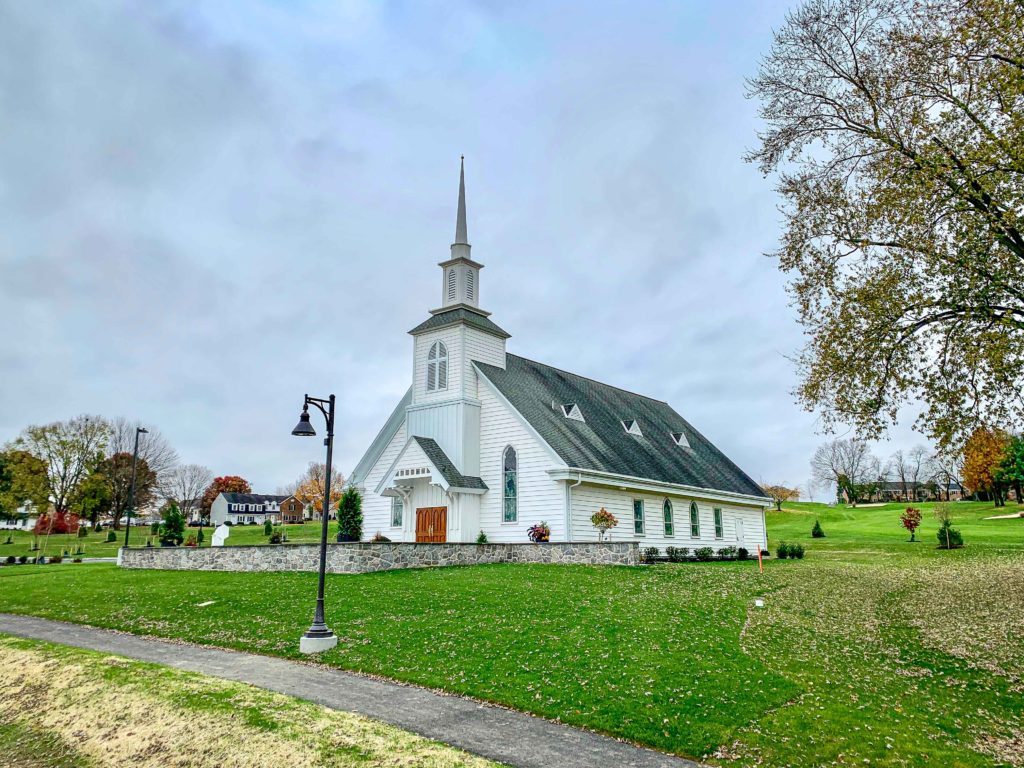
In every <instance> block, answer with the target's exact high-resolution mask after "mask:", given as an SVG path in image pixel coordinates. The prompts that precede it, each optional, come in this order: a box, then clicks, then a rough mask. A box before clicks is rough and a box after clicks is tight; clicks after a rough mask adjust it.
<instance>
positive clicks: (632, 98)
mask: <svg viewBox="0 0 1024 768" xmlns="http://www.w3.org/2000/svg"><path fill="white" fill-rule="evenodd" d="M787 5H789V3H787V2H766V1H765V0H756V1H754V0H750V1H747V2H740V1H739V0H730V2H729V3H720V2H712V1H711V0H707V1H706V2H697V1H696V0H694V1H692V2H678V3H664V2H655V3H643V2H635V1H634V2H628V3H593V2H588V3H577V4H571V5H560V4H558V5H556V4H553V3H550V2H542V3H536V4H530V3H510V4H505V3H497V2H481V3H476V4H473V3H470V4H461V3H459V2H452V1H450V0H448V1H446V2H440V3H437V4H435V5H431V4H427V3H418V2H417V3H411V2H410V3H392V4H381V3H373V2H365V3H363V2H347V3H346V2H327V1H325V2H312V1H310V2H303V1H302V0H296V1H295V2H285V1H284V0H281V1H279V2H272V1H271V0H267V1H265V2H230V3H229V2H219V3H202V4H199V3H194V2H191V1H190V0H189V1H188V2H184V1H183V2H158V1H157V0H139V2H120V3H118V2H113V1H112V0H111V1H109V2H93V1H90V0H67V1H66V2H53V3H51V2H46V3H41V2H29V1H27V0H0V267H2V272H0V303H2V307H3V316H4V319H5V323H4V326H5V327H4V332H3V333H2V334H0V442H3V441H7V440H9V439H11V438H13V437H15V436H16V435H17V434H18V432H19V431H20V430H21V429H22V428H23V427H24V426H25V425H27V424H30V423H43V422H48V421H53V420H56V419H61V418H67V417H71V416H74V415H77V414H80V413H94V414H102V415H106V416H117V415H124V416H128V417H129V418H137V419H141V420H143V421H145V422H147V423H151V424H155V425H156V426H158V427H159V428H160V429H161V430H162V431H163V432H164V434H165V435H166V436H167V437H168V438H169V439H170V441H171V442H172V443H173V445H174V446H175V447H176V448H177V449H178V451H179V452H180V453H181V456H182V458H183V460H185V461H189V462H198V463H202V464H206V465H207V466H209V467H210V468H211V469H212V470H213V471H214V472H215V473H217V474H240V475H243V476H244V477H246V478H247V479H248V480H249V481H250V482H251V483H252V485H253V487H254V489H255V490H257V491H262V492H272V491H273V490H274V489H275V488H277V487H278V486H280V485H283V484H284V483H286V482H288V481H290V480H292V479H293V478H295V477H296V476H297V475H298V474H299V473H300V472H301V470H302V469H303V467H304V466H305V464H306V463H307V462H308V461H309V460H311V459H319V458H321V452H322V447H320V444H319V442H316V441H308V440H306V441H303V440H299V439H297V438H293V437H291V435H290V434H289V433H290V430H291V428H292V426H293V425H294V423H295V421H296V417H297V415H298V411H299V409H300V406H301V403H302V395H303V393H304V392H310V393H312V394H318V395H326V394H327V393H330V392H334V393H336V394H337V395H338V397H339V400H340V412H339V418H338V421H339V423H338V430H337V431H338V438H337V448H336V454H335V455H336V457H337V460H338V462H339V464H340V468H341V469H342V470H343V471H344V472H345V473H346V474H347V473H348V472H349V471H350V470H351V469H352V467H353V466H354V465H355V463H356V462H357V461H358V459H359V457H360V456H361V454H362V452H363V450H364V449H365V448H366V446H367V445H368V444H369V442H370V441H371V440H372V439H373V437H374V435H375V434H376V433H377V431H378V430H379V429H380V427H381V425H382V424H383V422H384V420H385V419H386V418H387V416H388V414H389V413H390V411H391V409H392V408H393V407H394V405H395V403H396V402H397V401H398V399H399V398H400V397H401V396H402V394H403V393H404V391H405V389H406V388H407V387H408V385H409V381H410V376H411V354H412V338H411V337H410V336H408V335H407V331H408V330H409V329H410V328H412V327H413V326H415V325H417V324H418V323H420V322H421V321H422V320H424V319H425V318H426V317H427V316H428V310H430V309H432V308H434V307H436V306H437V305H438V304H439V302H440V279H441V270H440V269H439V268H438V267H437V262H439V261H441V260H443V259H445V258H447V257H448V245H449V243H450V242H451V240H452V238H453V234H454V226H455V203H456V193H457V185H458V159H459V155H460V154H462V153H464V154H465V155H466V177H467V180H466V185H467V198H468V209H469V239H470V241H471V242H472V244H473V257H474V258H475V259H477V260H479V261H481V262H483V263H484V264H485V265H486V269H484V271H483V272H482V274H481V283H482V284H481V300H482V306H483V307H484V308H485V309H487V310H490V311H491V312H493V319H494V320H495V321H496V322H497V323H498V324H499V325H501V326H502V327H503V328H504V329H506V330H507V331H508V332H509V333H511V334H512V338H511V339H510V340H509V351H510V352H514V353H516V354H520V355H523V356H525V357H529V358H532V359H535V360H539V361H541V362H545V363H549V364H552V365H555V366H557V367H560V368H564V369H567V370H570V371H573V372H575V373H579V374H582V375H585V376H590V377H593V378H596V379H599V380H601V381H604V382H607V383H610V384H614V385H617V386H621V387H624V388H627V389H631V390H635V391H638V392H641V393H644V394H648V395H651V396H653V397H657V398H661V399H665V400H667V401H668V402H670V403H671V404H672V405H673V406H675V408H676V409H677V410H678V411H679V412H680V413H682V414H683V416H684V417H686V418H687V419H688V420H689V421H690V422H691V423H693V424H694V426H696V427H697V428H698V429H699V430H701V431H702V432H703V433H704V434H705V435H707V436H708V437H709V438H710V439H711V440H712V441H713V442H715V443H716V444H717V445H718V446H719V447H720V448H721V449H722V450H724V451H725V453H726V454H727V455H729V456H730V457H731V458H733V459H734V460H735V461H736V462H737V463H738V464H739V465H740V466H741V467H742V468H743V469H744V470H746V471H747V473H748V474H750V475H751V476H752V477H753V478H754V479H756V480H761V479H763V480H766V481H787V482H789V483H793V484H803V483H804V482H806V478H807V476H808V474H809V469H808V459H809V456H810V454H811V452H812V451H813V449H814V447H815V446H816V445H817V444H818V443H819V442H821V441H822V440H823V439H824V438H823V437H822V436H821V435H820V434H818V423H817V421H816V419H815V418H814V416H813V415H811V414H806V413H804V412H802V411H801V410H800V409H799V408H798V407H797V406H796V405H794V403H793V398H792V396H791V394H790V392H791V390H792V388H793V386H794V385H795V383H796V379H795V374H794V371H793V367H792V364H791V363H790V362H789V361H788V360H787V359H786V357H785V356H786V355H788V354H792V353H793V352H794V351H795V350H796V349H797V348H798V347H799V345H800V344H801V331H800V329H799V327H798V325H797V324H796V322H795V319H794V317H795V315H794V312H793V311H792V310H791V309H790V308H789V307H788V305H787V297H786V294H785V291H784V279H783V276H782V275H781V274H780V273H779V272H778V271H777V269H776V266H775V263H774V262H773V261H772V260H771V259H769V258H767V257H765V256H764V255H763V254H764V253H765V252H767V251H769V250H771V249H772V248H773V247H774V246H775V244H776V242H777V239H778V236H779V233H780V217H779V215H778V213H777V211H776V205H777V198H776V196H775V194H774V192H773V190H772V185H773V182H772V180H770V179H769V180H766V179H763V178H761V176H760V175H759V174H758V172H757V171H756V169H755V168H753V167H751V166H750V165H747V164H745V163H744V162H743V161H742V159H741V157H742V154H743V152H744V150H746V149H748V148H750V147H751V146H753V145H754V143H755V141H756V131H757V129H758V121H757V118H756V104H755V103H753V102H750V101H748V100H746V99H745V98H744V95H743V89H744V77H746V76H749V75H752V74H753V73H754V72H755V69H756V66H757V61H758V58H759V56H760V55H761V54H762V53H763V52H764V51H766V50H767V47H768V45H769V42H770V36H771V30H772V29H773V27H778V26H779V25H780V24H781V23H782V20H783V18H784V14H785V9H786V7H787ZM508 6H510V7H508ZM914 442H920V439H919V438H917V437H916V436H914V435H913V434H912V433H911V432H910V430H909V428H904V429H901V430H899V431H898V432H897V433H895V434H894V435H893V441H892V442H890V443H888V444H884V445H882V446H879V452H880V453H882V454H887V453H890V452H891V451H892V450H894V449H895V448H897V447H906V446H908V445H910V444H912V443H914Z"/></svg>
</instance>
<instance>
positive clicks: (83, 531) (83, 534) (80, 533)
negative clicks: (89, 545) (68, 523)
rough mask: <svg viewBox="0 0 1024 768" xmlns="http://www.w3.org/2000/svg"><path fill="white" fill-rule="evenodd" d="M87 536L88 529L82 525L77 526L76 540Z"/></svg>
mask: <svg viewBox="0 0 1024 768" xmlns="http://www.w3.org/2000/svg"><path fill="white" fill-rule="evenodd" d="M88 535H89V529H88V528H86V527H85V526H84V525H80V526H78V538H80V539H84V538H85V537H86V536H88Z"/></svg>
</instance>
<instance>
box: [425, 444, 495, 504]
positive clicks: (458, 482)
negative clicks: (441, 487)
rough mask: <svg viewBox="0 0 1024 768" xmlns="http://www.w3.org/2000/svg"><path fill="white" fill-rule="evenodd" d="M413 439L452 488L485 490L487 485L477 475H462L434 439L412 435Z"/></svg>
mask: <svg viewBox="0 0 1024 768" xmlns="http://www.w3.org/2000/svg"><path fill="white" fill-rule="evenodd" d="M413 440H415V441H416V442H417V444H418V445H419V446H420V448H422V449H423V452H424V453H425V454H427V458H428V459H430V461H431V462H432V463H433V465H434V466H435V467H437V471H438V472H440V473H441V474H442V475H444V480H445V482H446V483H448V485H450V486H451V487H453V488H477V489H479V490H481V491H486V490H487V486H486V485H485V484H484V481H483V480H481V479H480V478H479V477H471V476H469V475H464V474H462V473H461V472H459V470H457V469H456V468H455V465H454V464H452V462H451V459H449V458H448V456H447V454H445V452H444V451H442V450H441V446H439V445H438V444H437V442H436V441H435V440H433V439H432V438H429V437H415V436H414V437H413Z"/></svg>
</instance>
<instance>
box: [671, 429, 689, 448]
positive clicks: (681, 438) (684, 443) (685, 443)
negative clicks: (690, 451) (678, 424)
mask: <svg viewBox="0 0 1024 768" xmlns="http://www.w3.org/2000/svg"><path fill="white" fill-rule="evenodd" d="M672 442H674V443H675V444H676V445H678V446H679V447H681V448H689V447H690V441H689V440H687V439H686V435H684V434H683V433H682V432H673V433H672Z"/></svg>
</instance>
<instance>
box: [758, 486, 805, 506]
mask: <svg viewBox="0 0 1024 768" xmlns="http://www.w3.org/2000/svg"><path fill="white" fill-rule="evenodd" d="M761 490H762V491H764V493H765V495H766V496H767V497H768V498H770V499H771V500H772V501H774V502H775V509H776V511H778V512H781V511H782V504H783V502H786V501H796V500H797V499H799V498H800V489H799V488H788V487H786V486H785V485H762V486H761Z"/></svg>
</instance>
